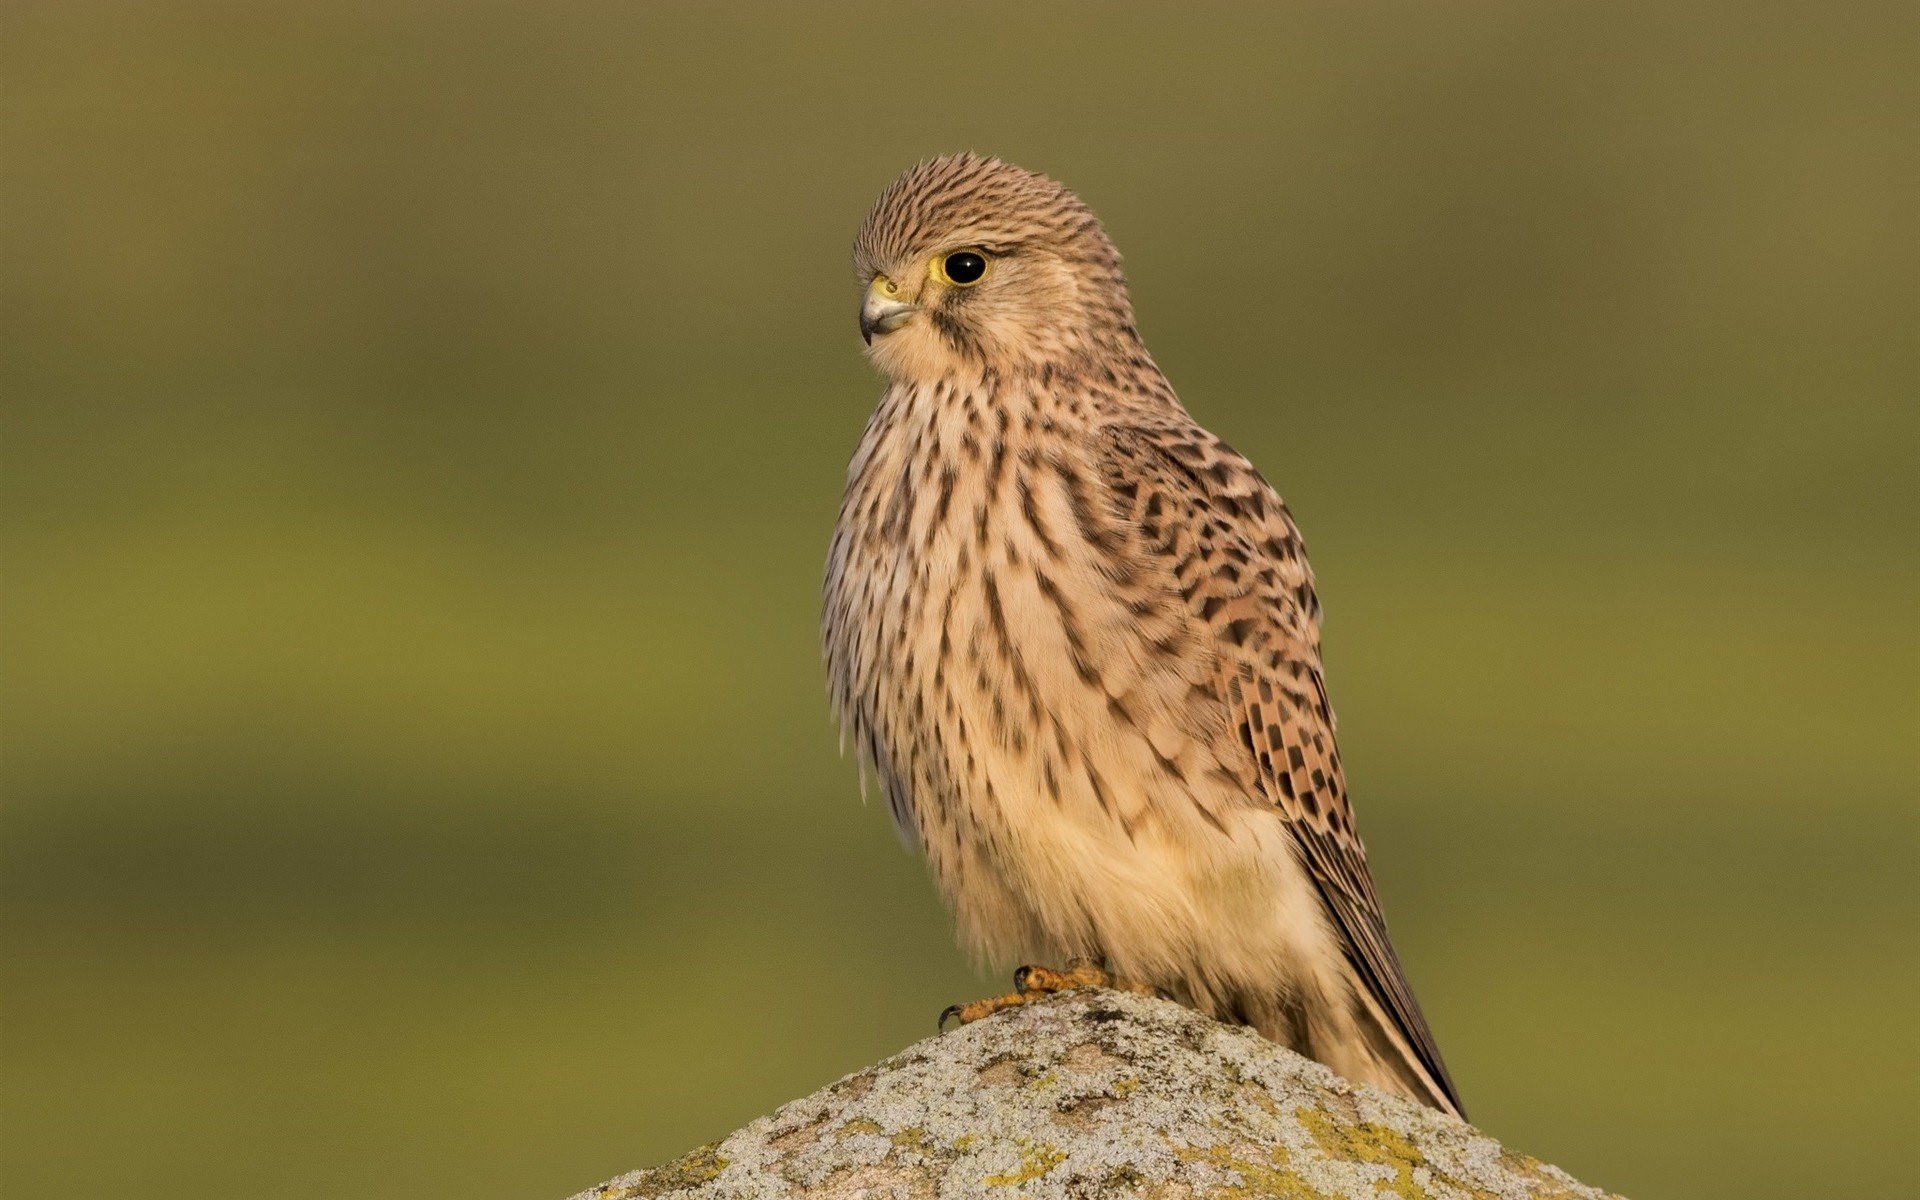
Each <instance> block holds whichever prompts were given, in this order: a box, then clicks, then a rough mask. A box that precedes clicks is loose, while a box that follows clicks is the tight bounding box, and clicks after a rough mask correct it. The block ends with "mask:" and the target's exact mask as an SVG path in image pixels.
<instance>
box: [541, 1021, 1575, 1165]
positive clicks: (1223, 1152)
mask: <svg viewBox="0 0 1920 1200" xmlns="http://www.w3.org/2000/svg"><path fill="white" fill-rule="evenodd" d="M803 1196H804V1197H819V1198H823V1200H841V1198H845V1200H854V1198H856V1197H857V1198H860V1200H894V1198H898V1200H948V1198H958V1197H997V1198H1003V1200H1014V1198H1016V1197H1028V1198H1031V1200H1046V1198H1049V1197H1075V1198H1080V1197H1086V1198H1094V1197H1109V1196H1111V1197H1141V1198H1148V1197H1152V1198H1167V1200H1173V1198H1179V1200H1199V1198H1202V1197H1234V1196H1271V1197H1283V1198H1285V1200H1328V1198H1334V1197H1338V1198H1342V1200H1393V1198H1394V1197H1402V1198H1405V1200H1425V1198H1432V1200H1548V1198H1552V1200H1574V1198H1582V1200H1585V1198H1596V1200H1604V1198H1605V1197H1606V1196H1607V1193H1604V1192H1601V1191H1599V1190H1598V1189H1595V1188H1591V1187H1587V1186H1586V1185H1584V1184H1581V1183H1578V1182H1576V1181H1574V1180H1573V1179H1572V1178H1571V1177H1570V1176H1568V1175H1567V1174H1566V1173H1565V1172H1563V1171H1561V1170H1559V1169H1558V1168H1556V1167H1550V1166H1547V1165H1546V1164H1544V1163H1541V1162H1538V1161H1537V1160H1535V1159H1531V1158H1527V1157H1525V1156H1524V1155H1520V1154H1515V1153H1513V1152H1512V1151H1510V1150H1507V1149H1506V1148H1505V1147H1503V1146H1501V1145H1500V1143H1498V1142H1496V1141H1494V1140H1493V1139H1492V1138H1490V1137H1487V1136H1486V1135H1485V1134H1482V1133H1481V1132H1479V1131H1478V1130H1476V1129H1474V1128H1473V1127H1472V1126H1470V1125H1467V1124H1464V1123H1463V1122H1460V1121H1457V1120H1455V1119H1453V1118H1451V1117H1447V1116H1443V1115H1441V1114H1439V1113H1437V1112H1433V1111H1431V1110H1429V1109H1426V1108H1423V1107H1421V1106H1419V1105H1416V1104H1412V1103H1409V1102H1407V1101H1404V1100H1400V1099H1397V1098H1395V1097H1392V1096H1387V1095H1384V1094H1382V1093H1380V1092H1378V1091H1375V1090H1374V1089H1372V1088H1370V1087H1355V1086H1353V1085H1351V1084H1348V1083H1347V1082H1345V1081H1344V1080H1342V1079H1340V1078H1339V1077H1337V1076H1336V1075H1334V1074H1333V1073H1332V1072H1331V1071H1329V1070H1327V1069H1326V1068H1325V1067H1322V1066H1320V1065H1319V1064H1318V1063H1314V1062H1311V1061H1309V1060H1307V1059H1305V1058H1302V1057H1300V1056H1299V1055H1297V1054H1294V1053H1293V1052H1291V1051H1289V1050H1286V1049H1283V1048H1281V1047H1280V1046H1276V1045H1274V1044H1273V1043H1271V1042H1268V1041H1265V1040H1264V1039H1262V1038H1260V1037H1259V1036H1257V1035H1256V1034H1254V1033H1252V1032H1251V1031H1249V1030H1246V1029H1239V1028H1233V1027H1230V1026H1226V1025H1222V1024H1220V1023H1218V1022H1216V1021H1213V1020H1210V1019H1208V1018H1206V1017H1203V1016H1201V1015H1199V1014H1198V1013H1195V1012H1192V1011H1190V1010H1188V1009H1185V1008H1182V1007H1180V1006H1178V1005H1175V1004H1169V1003H1167V1002H1165V1001H1161V1000H1151V999H1146V998H1143V997H1139V996H1131V995H1122V994H1120V993H1116V992H1106V991H1089V992H1077V993H1072V994H1069V995H1064V996H1058V997H1054V998H1052V999H1050V1000H1048V1001H1045V1002H1043V1003H1040V1004H1034V1005H1029V1006H1027V1007H1025V1008H1021V1009H1016V1010H1013V1011H1011V1012H1006V1013H1002V1014H999V1015H997V1016H994V1017H990V1018H988V1019H986V1020H984V1021H978V1022H975V1023H974V1024H972V1025H968V1026H966V1027H965V1028H963V1029H959V1030H956V1031H954V1032H952V1033H948V1034H945V1035H943V1036H940V1037H936V1038H930V1039H928V1040H927V1041H924V1042H921V1043H919V1044H918V1045H915V1046H911V1047H909V1048H907V1049H906V1050H905V1051H904V1052H902V1053H900V1054H897V1055H895V1056H894V1057H892V1058H889V1059H887V1060H886V1061H884V1062H882V1063H879V1064H878V1065H876V1066H873V1067H869V1068H868V1069H866V1070H864V1071H861V1072H858V1073H857V1074H854V1075H849V1076H848V1077H847V1078H845V1079H842V1080H841V1081H840V1082H838V1083H836V1084H833V1085H831V1086H829V1087H827V1088H824V1089H822V1090H821V1091H818V1092H815V1093H814V1094H813V1095H811V1096H808V1097H806V1098H805V1099H803V1100H796V1101H794V1102H793V1103H792V1104H789V1105H786V1106H785V1107H783V1108H781V1109H780V1110H779V1111H777V1112H775V1113H773V1114H772V1115H770V1116H766V1117H762V1118H761V1119H760V1120H758V1121H755V1122H753V1123H752V1124H750V1125H748V1126H746V1127H745V1128H743V1129H740V1130H739V1131H737V1132H735V1133H734V1134H732V1135H731V1136H729V1137H727V1138H725V1139H723V1140H721V1141H718V1142H715V1143H713V1144H711V1145H707V1146H702V1147H701V1148H700V1149H698V1150H695V1151H694V1152H692V1153H691V1154H688V1155H686V1156H685V1157H683V1158H681V1159H679V1160H678V1161H675V1162H671V1163H668V1164H667V1165H665V1166H661V1167H655V1168H653V1169H651V1170H645V1171H635V1172H633V1173H632V1174H628V1175H622V1176H621V1177H620V1178H618V1179H614V1180H611V1181H609V1182H607V1183H603V1184H601V1185H600V1186H599V1187H596V1188H591V1189H589V1190H587V1191H585V1192H582V1193H580V1194H579V1196H577V1197H575V1198H574V1200H665V1198H669V1197H672V1198H680V1197H685V1198H687V1200H694V1198H699V1200H723V1198H724V1200H734V1198H745V1197H756V1198H757V1197H803Z"/></svg>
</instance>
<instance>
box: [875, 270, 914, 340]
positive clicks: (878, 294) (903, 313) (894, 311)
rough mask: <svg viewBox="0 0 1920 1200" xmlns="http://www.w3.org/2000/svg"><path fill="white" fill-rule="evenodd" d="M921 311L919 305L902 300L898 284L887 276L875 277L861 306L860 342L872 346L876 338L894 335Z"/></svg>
mask: <svg viewBox="0 0 1920 1200" xmlns="http://www.w3.org/2000/svg"><path fill="white" fill-rule="evenodd" d="M919 311H920V306H919V305H917V304H909V303H907V302H906V301H905V300H902V299H900V287H899V285H898V284H896V283H894V282H893V280H891V279H888V278H887V277H886V276H885V275H875V276H874V277H873V282H872V283H870V284H868V285H867V296H866V299H865V300H863V301H862V302H861V304H860V340H861V341H863V342H865V343H867V344H868V345H869V346H871V345H872V344H873V339H874V338H876V337H878V336H880V335H881V334H887V333H892V332H893V331H894V330H896V329H898V328H900V327H901V326H902V325H905V324H906V323H907V320H908V319H909V318H910V317H912V316H913V314H915V313H917V312H919Z"/></svg>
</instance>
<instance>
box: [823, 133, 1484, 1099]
mask: <svg viewBox="0 0 1920 1200" xmlns="http://www.w3.org/2000/svg"><path fill="white" fill-rule="evenodd" d="M854 269H855V271H856V273H857V277H858V282H859V285H860V286H861V287H863V288H864V289H865V295H864V298H863V301H862V303H861V307H860V333H861V336H862V337H863V338H864V339H865V341H866V343H867V355H868V357H869V358H870V359H871V360H872V362H873V364H874V365H875V366H876V367H877V368H878V369H879V371H880V372H881V373H882V374H883V375H884V376H885V377H886V381H887V386H886V390H885V393H884V394H883V395H882V397H881V399H880V402H879V406H878V408H877V409H876V410H875V412H874V413H873V416H872V418H871V419H870V420H869V421H868V423H867V427H866V430H865V432H864V434H863V435H862V436H861V439H860V443H859V447H858V449H857V450H856V451H855V452H854V456H853V461H852V464H851V465H850V467H849V468H848V472H847V487H846V494H845V500H844V502H843V504H842V506H841V508H840V514H839V520H838V523H837V526H836V528H835V530H834V534H833V541H832V546H831V549H830V551H829V556H828V563H827V575H826V586H825V605H824V617H823V642H824V647H825V652H826V658H827V667H828V675H829V678H830V689H831V693H832V696H833V700H834V704H835V708H836V710H837V715H838V716H839V718H840V721H841V725H842V729H843V730H844V732H845V735H846V736H849V737H851V739H852V740H853V741H854V743H855V744H856V747H857V749H858V751H859V753H860V755H861V756H862V758H863V759H865V760H866V762H867V763H868V764H869V765H870V766H871V768H872V769H873V771H874V773H875V775H876V776H877V778H878V779H879V780H880V782H881V784H882V786H883V788H884V790H885V793H886V797H887V801H888V804H889V806H890V807H891V809H892V813H893V816H894V818H895V820H896V822H897V823H898V825H899V827H900V829H901V831H902V833H903V835H904V836H906V837H907V838H908V839H909V840H911V841H915V842H917V843H918V845H919V846H920V848H921V849H922V851H923V852H924V853H925V855H926V858H927V860H928V862H929V864H930V866H931V868H932V872H933V875H934V877H935V879H936V881H937V883H938V886H939V889H940V891H941V893H942V895H943V897H944V898H945V900H946V902H947V904H948V906H949V907H950V908H951V910H952V912H953V915H954V919H955V923H956V925H957V927H958V931H959V934H960V937H961V939H962V941H963V942H964V943H966V944H967V945H968V947H969V948H971V949H972V950H973V951H974V952H975V953H976V955H977V956H978V957H980V958H983V959H986V960H989V961H993V960H999V961H1006V962H1022V961H1034V960H1041V961H1055V962H1058V961H1062V960H1065V962H1066V963H1067V969H1066V970H1064V971H1060V970H1054V969H1052V968H1048V967H1037V966H1035V967H1024V968H1022V969H1021V971H1020V972H1019V973H1018V974H1017V975H1016V976H1015V984H1016V989H1017V990H1016V991H1015V992H1014V993H1013V994H1011V995H1009V996H1005V997H1000V998H997V999H992V1000H983V1001H976V1002H974V1003H972V1004H968V1005H962V1006H958V1007H957V1009H955V1010H949V1012H950V1013H957V1015H958V1016H959V1017H960V1018H961V1019H962V1020H963V1021H965V1020H969V1019H976V1018H978V1017H982V1016H985V1015H987V1014H989V1013H991V1012H994V1011H997V1010H998V1009H1001V1008H1004V1007H1006V1006H1008V1005H1010V1004H1018V1003H1023V1002H1025V1001H1027V1000H1030V999H1033V998H1036V997H1038V996H1041V995H1044V994H1046V993H1048V992H1049V991H1052V990H1058V989H1064V988H1069V987H1074V986H1085V985H1090V984H1113V983H1116V982H1117V983H1119V984H1121V985H1123V986H1130V987H1135V988H1138V989H1142V990H1153V991H1158V992H1163V993H1166V994H1168V995H1170V996H1171V997H1173V998H1174V999H1177V1000H1180V1001H1182V1002H1184V1003H1187V1004H1190V1005H1193V1006H1195V1007H1197V1008H1199V1009H1201V1010H1203V1011H1205V1012H1208V1013H1211V1014H1213V1015H1215V1016H1217V1017H1220V1018H1222V1019H1225V1020H1230V1021H1237V1022H1241V1023H1244V1024H1247V1025H1250V1026H1252V1027H1253V1028H1255V1029H1256V1030H1258V1031H1259V1032H1260V1033H1262V1034H1263V1035H1265V1036H1267V1037H1269V1038H1271V1039H1273V1040H1274V1041H1277V1042H1280V1043H1283V1044H1285V1045H1287V1046H1290V1047H1292V1048H1294V1049H1295V1050H1298V1051H1299V1052H1301V1053H1303V1054H1305V1055H1307V1056H1309V1057H1312V1058H1315V1059H1317V1060H1319V1061H1320V1062H1322V1063H1325V1064H1326V1065H1327V1066H1329V1067H1331V1068H1333V1069H1334V1070H1335V1071H1337V1072H1339V1073H1340V1074H1342V1075H1345V1076H1346V1077H1347V1078H1348V1079H1351V1080H1354V1081H1357V1082H1366V1083H1371V1084H1375V1085H1377V1086H1379V1087H1381V1088H1384V1089H1386V1090H1388V1091H1391V1092H1395V1093H1398V1094H1400V1095H1403V1096H1408V1097H1412V1098H1414V1099H1416V1100H1418V1101H1420V1102H1422V1103H1425V1104H1428V1105H1431V1106H1433V1107H1435V1108H1439V1109H1442V1110H1445V1111H1449V1112H1454V1113H1459V1112H1460V1111H1461V1106H1460V1101H1459V1097H1458V1094H1457V1092H1456V1090H1455V1088H1454V1085H1453V1081H1452V1080H1451V1079H1450V1078H1449V1077H1448V1074H1447V1069H1446V1066H1445V1064H1444V1063H1443V1062H1442V1061H1441V1058H1440V1050H1439V1047H1438V1046H1437V1045H1435V1043H1434V1038H1433V1035H1432V1033H1431V1032H1429V1030H1428V1028H1427V1023H1426V1020H1425V1019H1424V1018H1423V1017H1422V1015H1421V1012H1420V1007H1419V1005H1418V1004H1417V1003H1416V1002H1415V1001H1414V998H1413V992H1412V990H1411V989H1410V988H1409V987H1408V985H1407V980H1406V975H1405V973H1404V972H1403V971H1402V969H1401V967H1400V962H1399V960H1398V958H1397V957H1396V956H1395V954H1394V950H1393V945H1392V943H1391V942H1390V941H1389V940H1388V938H1387V927H1386V923H1385V921H1384V919H1383V918H1382V916H1381V912H1380V903H1379V900H1378V899H1377V898H1376V896H1375V894H1374V887H1373V881H1372V878H1371V877H1370V876H1369V874H1368V871H1367V859H1366V853H1365V850H1364V849H1363V848H1362V846H1361V843H1360V839H1359V837H1358V836H1357V835H1356V833H1355V832H1354V826H1353V817H1352V812H1351V809H1350V808H1349V805H1348V799H1347V788H1346V783H1345V781H1344V779H1343V777H1342V773H1341V768H1340V753H1339V750H1338V749H1337V748H1336V747H1335V744H1334V721H1333V713H1332V711H1331V709H1329V707H1328V704H1327V689H1326V684H1325V681H1324V679H1323V677H1322V672H1321V667H1320V629H1319V625H1320V606H1319V603H1318V601H1317V600H1316V599H1315V597H1314V590H1313V576H1312V573H1311V572H1310V571H1309V570H1308V567H1307V560H1306V555H1305V552H1304V550H1303V548H1302V545H1301V540H1300V531H1299V529H1298V528H1297V527H1296V526H1295V524H1294V521H1293V517H1292V515H1291V514H1290V513H1289V512H1288V511H1287V507H1286V505H1285V504H1283V503H1282V502H1281V500H1280V498H1279V497H1278V496H1277V495H1276V494H1275V493H1274V491H1273V488H1272V487H1270V486H1269V485H1268V483H1267V481H1266V480H1265V479H1263V478H1261V476H1260V473H1259V472H1258V471H1256V470H1255V469H1254V468H1253V466H1252V464H1250V463H1249V462H1248V461H1247V460H1246V459H1244V458H1242V457H1241V456H1240V455H1239V454H1237V453H1235V452H1234V451H1233V450H1232V449H1230V448H1229V447H1228V446H1227V445H1226V444H1225V443H1223V442H1222V441H1220V439H1218V438H1216V437H1214V436H1213V435H1212V434H1210V433H1208V432H1207V431H1206V430H1205V429H1202V428H1201V427H1200V426H1199V425H1198V424H1197V423H1196V422H1195V421H1194V419H1193V418H1192V417H1191V416H1189V415H1188V413H1187V410H1186V409H1185V408H1184V407H1182V406H1181V403H1180V401H1179V400H1178V399H1176V398H1175V396H1174V392H1173V388H1172V387H1171V386H1170V385H1169V384H1168V382H1167V380H1166V377H1165V376H1163V375H1162V374H1161V373H1160V370H1159V368H1158V367H1156V366H1155V365H1154V361H1153V359H1152V357H1151V356H1150V355H1149V354H1148V353H1147V348H1146V346H1145V344H1144V343H1143V342H1142V341H1141V338H1140V333H1139V331H1138V330H1137V329H1136V328H1135V323H1134V315H1133V307H1132V304H1131V302H1130V301H1129V299H1128V295H1127V286H1126V281H1125V277H1124V276H1123V275H1122V273H1121V269H1120V256H1119V254H1118V253H1117V252H1116V251H1115V249H1114V246H1113V243H1112V242H1111V241H1109V240H1108V237H1107V234H1106V232H1105V231H1104V230H1103V229H1102V227H1101V224H1100V222H1099V220H1098V219H1097V218H1095V216H1094V215H1093V213H1092V212H1091V211H1090V210H1089V209H1088V208H1087V206H1086V205H1085V204H1084V203H1082V202H1081V200H1080V199H1079V198H1078V197H1077V196H1075V195H1074V194H1073V193H1072V192H1070V191H1068V190H1067V189H1066V188H1065V187H1063V186H1061V185H1060V184H1058V183H1056V182H1054V181H1053V180H1052V179H1049V178H1047V177H1045V176H1043V175H1038V174H1034V173H1032V172H1029V171H1025V170H1022V169H1020V168H1018V167H1015V166H1012V165H1011V164H1008V163H1005V162H1002V161H1000V160H998V159H995V158H988V157H983V156H980V155H975V154H960V155H953V156H948V157H942V158H935V159H931V160H929V161H926V162H923V163H921V164H919V165H918V166H915V167H913V168H911V169H910V170H908V171H907V172H906V173H905V174H903V175H901V176H900V177H899V178H898V179H896V180H895V181H894V182H893V184H892V185H891V186H889V187H888V188H887V189H886V191H885V192H883V193H882V194H881V196H880V198H879V200H878V201H877V202H876V203H875V204H874V206H873V209H872V211H870V212H869V213H868V214H867V217H866V220H865V222H864V223H863V224H862V225H861V227H860V232H859V236H858V238H857V239H856V241H855V243H854Z"/></svg>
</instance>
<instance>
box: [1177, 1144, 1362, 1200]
mask: <svg viewBox="0 0 1920 1200" xmlns="http://www.w3.org/2000/svg"><path fill="white" fill-rule="evenodd" d="M1168 1148H1169V1149H1171V1150H1172V1151H1173V1153H1174V1156H1175V1157H1177V1158H1179V1159H1180V1160H1181V1161H1183V1162H1203V1163H1206V1164H1208V1165H1209V1166H1213V1167H1218V1168H1219V1169H1220V1170H1222V1171H1231V1172H1232V1173H1233V1174H1235V1175H1238V1176H1239V1177H1240V1183H1239V1186H1237V1187H1225V1188H1220V1189H1217V1190H1215V1191H1213V1192H1211V1193H1209V1194H1210V1195H1211V1196H1213V1197H1215V1198H1216V1200H1228V1198H1229V1197H1238V1196H1249V1197H1263V1198H1266V1200H1334V1198H1333V1197H1330V1196H1328V1195H1327V1194H1326V1193H1325V1192H1323V1191H1321V1190H1319V1189H1318V1188H1316V1187H1314V1186H1313V1185H1311V1184H1309V1183H1307V1182H1306V1181H1305V1180H1303V1179H1301V1178H1300V1177H1299V1176H1298V1175H1295V1174H1294V1173H1293V1172H1292V1171H1290V1170H1288V1169H1287V1152H1286V1150H1285V1149H1283V1148H1282V1147H1279V1146H1272V1147H1268V1148H1266V1150H1265V1154H1266V1159H1265V1161H1261V1160H1260V1159H1259V1158H1251V1157H1243V1156H1242V1155H1239V1154H1235V1153H1234V1152H1233V1151H1232V1150H1229V1149H1227V1148H1226V1147H1225V1146H1208V1147H1206V1148H1204V1149H1196V1148H1195V1147H1192V1146H1175V1145H1169V1147H1168ZM1248 1152H1249V1153H1254V1152H1255V1151H1254V1150H1253V1148H1251V1147H1249V1148H1248Z"/></svg>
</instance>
